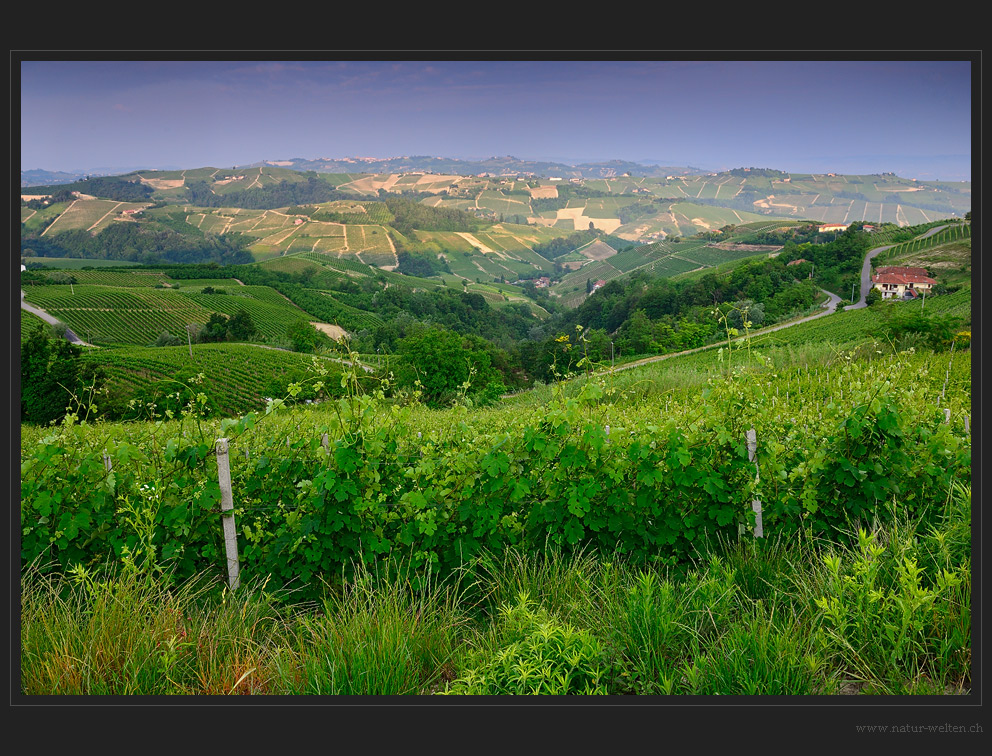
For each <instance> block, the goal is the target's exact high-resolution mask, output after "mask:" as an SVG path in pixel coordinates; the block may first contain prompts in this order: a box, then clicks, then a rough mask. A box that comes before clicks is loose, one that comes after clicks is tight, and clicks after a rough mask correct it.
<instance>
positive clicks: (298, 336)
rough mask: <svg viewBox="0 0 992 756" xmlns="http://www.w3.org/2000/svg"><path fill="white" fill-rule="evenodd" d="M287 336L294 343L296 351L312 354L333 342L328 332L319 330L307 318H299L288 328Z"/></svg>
mask: <svg viewBox="0 0 992 756" xmlns="http://www.w3.org/2000/svg"><path fill="white" fill-rule="evenodd" d="M286 336H287V337H288V338H289V340H290V342H291V343H292V345H293V351H294V352H304V353H306V354H310V353H312V352H316V351H319V350H320V349H322V348H324V347H326V346H329V345H330V343H331V340H330V338H329V337H328V336H327V334H325V333H323V332H322V331H318V330H317V329H316V328H315V327H314V325H313V324H312V323H310V322H309V321H307V320H297V321H296V322H295V323H292V324H290V325H289V327H287V328H286Z"/></svg>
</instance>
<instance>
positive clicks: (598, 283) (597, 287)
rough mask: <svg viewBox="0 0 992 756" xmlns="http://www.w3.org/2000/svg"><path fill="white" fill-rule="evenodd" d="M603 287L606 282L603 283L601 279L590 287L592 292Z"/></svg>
mask: <svg viewBox="0 0 992 756" xmlns="http://www.w3.org/2000/svg"><path fill="white" fill-rule="evenodd" d="M604 286H606V281H604V280H603V279H602V278H601V279H599V280H598V281H596V283H594V284H593V285H592V290H593V291H596V290H597V289H602V288H603V287H604Z"/></svg>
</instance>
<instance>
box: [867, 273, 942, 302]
mask: <svg viewBox="0 0 992 756" xmlns="http://www.w3.org/2000/svg"><path fill="white" fill-rule="evenodd" d="M871 283H872V286H873V287H874V288H876V289H878V290H879V291H880V292H882V299H915V298H916V297H917V296H920V295H922V294H925V293H926V292H928V291H930V289H932V288H933V287H934V286H936V285H937V282H936V281H935V280H934V279H932V278H930V276H929V275H928V274H927V271H926V268H909V267H899V266H891V267H888V268H879V269H878V270H877V271H876V272H875V275H873V276H872V277H871Z"/></svg>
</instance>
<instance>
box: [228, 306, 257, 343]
mask: <svg viewBox="0 0 992 756" xmlns="http://www.w3.org/2000/svg"><path fill="white" fill-rule="evenodd" d="M227 335H228V338H230V340H231V341H249V340H250V339H253V338H254V337H255V336H257V335H258V329H257V328H256V327H255V322H254V321H253V320H252V319H251V315H250V314H249V313H248V312H247V311H245V310H238V312H237V314H235V315H234V317H232V318H231V319H230V320H228V321H227Z"/></svg>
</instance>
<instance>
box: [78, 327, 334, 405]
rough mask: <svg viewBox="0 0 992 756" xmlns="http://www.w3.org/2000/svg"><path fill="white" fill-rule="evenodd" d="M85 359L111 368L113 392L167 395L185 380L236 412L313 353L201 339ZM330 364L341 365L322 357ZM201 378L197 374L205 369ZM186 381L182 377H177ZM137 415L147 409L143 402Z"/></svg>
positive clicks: (300, 369)
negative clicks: (171, 345)
mask: <svg viewBox="0 0 992 756" xmlns="http://www.w3.org/2000/svg"><path fill="white" fill-rule="evenodd" d="M83 359H84V360H86V361H87V362H89V363H91V364H93V365H98V366H100V367H101V368H103V370H104V371H105V372H106V375H107V378H106V383H105V386H104V387H105V388H106V389H107V390H108V395H109V396H111V397H114V396H139V397H145V398H146V399H147V400H151V401H155V400H157V401H159V402H161V401H163V397H165V395H167V394H169V393H170V392H175V391H177V390H180V389H181V388H182V381H186V382H189V384H190V385H192V386H195V391H196V392H197V393H200V392H202V393H203V394H204V396H205V397H206V398H207V402H208V404H209V406H210V407H211V408H213V411H215V412H217V413H220V414H221V415H224V416H230V415H237V414H241V413H244V412H246V411H249V410H251V409H255V410H260V409H264V407H265V398H266V397H268V396H271V395H272V394H273V393H274V392H275V390H274V388H273V387H274V386H279V385H280V384H281V383H282V384H284V383H285V380H282V381H281V379H284V378H285V377H287V376H294V375H297V374H301V373H305V372H306V371H307V370H308V369H309V368H312V365H313V359H314V358H313V357H310V356H308V355H302V354H298V353H296V352H289V351H285V350H281V349H271V348H267V347H264V346H261V345H257V344H197V345H196V346H195V347H187V346H175V347H127V348H111V349H100V350H88V351H86V352H85V353H84V355H83ZM322 362H326V363H328V365H329V369H331V370H336V369H337V366H336V364H334V363H333V362H332V361H331V360H328V359H322ZM201 374H202V378H196V376H197V375H201ZM177 377H178V378H180V379H181V381H180V382H177V381H176V379H177ZM130 414H131V415H132V416H134V417H137V418H141V417H144V416H146V415H147V408H145V407H143V406H141V405H139V406H138V407H137V408H136V409H135V410H134V411H133V412H132V413H130Z"/></svg>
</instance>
